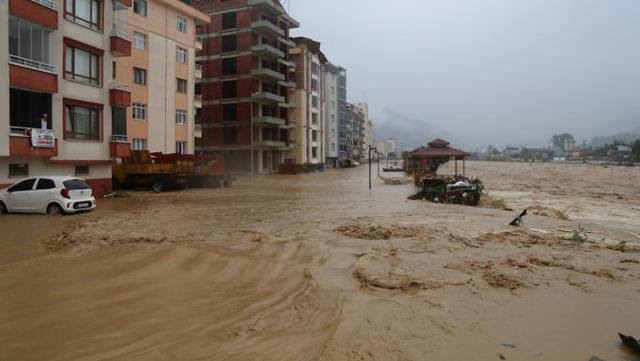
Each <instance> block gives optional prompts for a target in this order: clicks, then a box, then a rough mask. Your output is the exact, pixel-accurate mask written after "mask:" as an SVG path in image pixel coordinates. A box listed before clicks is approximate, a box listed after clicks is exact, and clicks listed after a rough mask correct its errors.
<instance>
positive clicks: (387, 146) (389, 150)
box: [375, 139, 403, 159]
mask: <svg viewBox="0 0 640 361" xmlns="http://www.w3.org/2000/svg"><path fill="white" fill-rule="evenodd" d="M375 147H376V149H377V150H378V153H380V156H381V157H382V158H383V159H386V158H389V157H391V158H393V157H401V156H402V151H403V145H402V142H401V141H399V140H397V139H381V140H376V141H375Z"/></svg>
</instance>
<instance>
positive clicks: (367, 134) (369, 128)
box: [356, 102, 375, 161]
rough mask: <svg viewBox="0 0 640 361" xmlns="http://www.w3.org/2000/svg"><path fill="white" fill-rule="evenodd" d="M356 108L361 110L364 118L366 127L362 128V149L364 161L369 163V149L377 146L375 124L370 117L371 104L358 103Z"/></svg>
mask: <svg viewBox="0 0 640 361" xmlns="http://www.w3.org/2000/svg"><path fill="white" fill-rule="evenodd" d="M356 106H357V107H358V108H360V111H361V112H362V114H363V116H364V125H363V128H362V149H363V150H364V152H365V153H364V159H362V160H363V161H367V160H368V157H369V155H368V151H369V147H372V146H375V144H374V141H373V122H372V121H371V118H370V117H369V104H367V103H366V102H364V103H356Z"/></svg>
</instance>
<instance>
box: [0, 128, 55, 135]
mask: <svg viewBox="0 0 640 361" xmlns="http://www.w3.org/2000/svg"><path fill="white" fill-rule="evenodd" d="M31 129H40V128H36V127H18V126H13V125H12V126H10V127H9V135H11V136H18V137H28V136H29V131H31ZM49 130H51V129H49ZM51 133H53V130H51ZM54 137H55V134H54Z"/></svg>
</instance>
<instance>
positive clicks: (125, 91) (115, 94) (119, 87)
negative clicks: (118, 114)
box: [109, 83, 131, 108]
mask: <svg viewBox="0 0 640 361" xmlns="http://www.w3.org/2000/svg"><path fill="white" fill-rule="evenodd" d="M109 104H111V105H115V106H119V107H125V108H126V107H130V106H131V89H130V88H129V86H127V85H124V84H119V83H111V85H110V89H109Z"/></svg>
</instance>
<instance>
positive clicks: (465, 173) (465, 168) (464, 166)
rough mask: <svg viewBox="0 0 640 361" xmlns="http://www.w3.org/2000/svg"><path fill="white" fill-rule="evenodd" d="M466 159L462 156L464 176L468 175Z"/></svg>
mask: <svg viewBox="0 0 640 361" xmlns="http://www.w3.org/2000/svg"><path fill="white" fill-rule="evenodd" d="M465 162H466V159H464V158H462V176H463V177H465V178H466V177H467V167H466V164H465Z"/></svg>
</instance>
